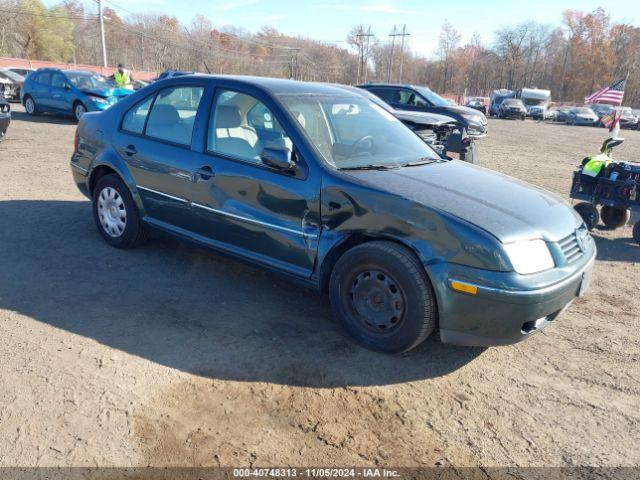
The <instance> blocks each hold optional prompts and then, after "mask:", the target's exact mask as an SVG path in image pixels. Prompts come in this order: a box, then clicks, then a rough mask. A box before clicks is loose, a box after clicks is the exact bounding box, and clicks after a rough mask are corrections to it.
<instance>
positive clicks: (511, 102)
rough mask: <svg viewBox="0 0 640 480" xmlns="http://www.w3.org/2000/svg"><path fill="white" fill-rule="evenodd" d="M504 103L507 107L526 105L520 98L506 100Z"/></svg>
mask: <svg viewBox="0 0 640 480" xmlns="http://www.w3.org/2000/svg"><path fill="white" fill-rule="evenodd" d="M504 104H505V106H507V107H522V106H524V105H523V104H522V102H521V101H520V100H513V99H509V100H505V101H504Z"/></svg>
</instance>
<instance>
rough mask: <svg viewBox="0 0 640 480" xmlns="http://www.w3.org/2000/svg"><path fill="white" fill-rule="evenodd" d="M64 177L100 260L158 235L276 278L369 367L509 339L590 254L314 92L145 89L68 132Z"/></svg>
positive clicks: (461, 166) (496, 193) (348, 98)
mask: <svg viewBox="0 0 640 480" xmlns="http://www.w3.org/2000/svg"><path fill="white" fill-rule="evenodd" d="M71 169H72V172H73V177H74V180H75V182H76V184H77V186H78V187H79V188H80V190H81V191H82V192H83V193H84V194H85V195H87V196H88V197H89V198H91V200H92V202H93V215H94V218H95V222H96V225H97V228H98V231H99V232H100V234H101V235H102V237H103V238H104V240H105V241H106V242H107V243H109V244H110V245H112V246H114V247H118V248H131V247H134V246H137V245H138V244H140V243H142V242H143V240H145V239H146V238H147V234H148V232H149V230H150V229H159V230H163V231H165V232H170V233H172V234H175V235H177V236H179V237H182V238H184V239H188V240H191V241H194V242H197V243H199V244H201V245H205V246H208V247H211V248H213V249H215V250H217V251H219V252H224V253H226V254H230V255H233V256H235V257H238V258H240V259H243V260H246V261H249V262H252V263H254V264H257V265H259V266H261V267H264V268H267V269H269V270H272V271H274V272H278V273H280V274H283V275H286V276H287V277H289V278H291V279H294V280H296V281H298V282H300V283H303V284H305V285H308V286H312V287H314V288H316V289H318V290H320V291H322V292H326V293H328V295H329V297H330V301H331V305H332V309H333V312H334V315H335V317H336V318H337V319H338V320H339V321H340V323H341V324H342V326H343V327H344V329H345V330H346V331H347V332H348V333H349V334H350V335H351V336H352V337H353V338H354V339H356V340H357V341H358V342H360V343H361V344H362V345H364V346H366V347H368V348H372V349H375V350H380V351H384V352H404V351H407V350H410V349H412V348H414V347H415V346H417V345H418V344H420V343H421V342H422V341H423V340H425V339H426V338H427V337H429V335H431V334H432V333H433V332H434V331H436V330H439V335H440V338H441V339H442V341H444V342H448V343H456V344H463V345H500V344H508V343H513V342H517V341H519V340H522V339H525V338H527V337H528V336H530V335H532V334H534V333H535V332H538V331H540V330H541V329H542V328H543V327H545V326H546V325H548V324H549V323H551V322H553V321H557V320H556V319H557V318H558V316H559V314H560V313H561V312H562V311H563V310H564V309H565V308H566V307H567V306H568V305H569V304H570V303H571V302H572V300H573V299H574V298H576V297H577V296H580V295H582V294H583V293H584V291H585V289H586V288H587V285H588V283H589V276H590V272H591V268H592V265H593V262H594V257H595V255H596V248H595V244H594V242H593V240H592V239H591V237H590V236H589V234H588V232H587V229H586V227H585V226H584V224H583V223H582V220H581V219H580V217H578V216H577V214H576V213H575V212H574V211H573V209H571V208H570V207H569V206H568V205H566V204H565V203H564V202H563V201H562V200H561V199H560V198H558V197H556V196H554V195H552V194H550V193H548V192H545V191H543V190H540V189H538V188H535V187H532V186H530V185H527V184H526V183H523V182H521V181H518V180H515V179H513V178H510V177H507V176H504V175H500V174H498V173H494V172H491V171H489V170H486V169H483V168H480V167H477V166H474V165H470V164H467V163H463V162H459V161H456V160H450V159H447V158H441V157H439V156H438V155H437V154H436V153H435V152H434V151H433V150H431V148H430V147H428V146H427V145H426V144H425V143H424V142H423V141H422V140H420V138H419V137H418V136H417V135H415V134H414V133H413V132H412V131H411V130H409V129H408V128H407V127H405V126H404V125H403V124H402V123H400V121H398V120H397V119H396V118H394V117H393V116H392V115H390V114H389V113H388V112H386V111H385V110H384V109H382V108H380V107H379V106H378V105H376V104H375V103H373V102H371V101H370V100H368V99H367V98H364V97H363V96H361V95H358V94H356V93H353V92H349V91H347V90H344V89H341V88H338V87H334V86H329V85H322V84H316V83H303V82H295V81H289V80H278V79H267V78H256V77H232V76H207V75H189V76H183V77H176V78H172V79H168V80H164V81H160V82H156V83H153V84H151V85H149V86H148V87H145V88H143V89H142V90H139V91H138V92H136V93H134V94H132V95H131V96H129V97H127V98H125V99H123V100H121V101H120V102H119V103H118V104H116V105H114V106H113V107H112V108H110V109H109V110H107V111H105V112H102V113H89V114H86V115H84V116H83V117H82V120H81V122H80V124H79V126H78V130H77V134H76V145H75V151H74V153H73V157H72V159H71ZM301 321H304V320H303V319H301Z"/></svg>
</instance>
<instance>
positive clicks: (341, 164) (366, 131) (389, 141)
mask: <svg viewBox="0 0 640 480" xmlns="http://www.w3.org/2000/svg"><path fill="white" fill-rule="evenodd" d="M280 99H281V100H282V101H283V103H284V104H285V106H286V107H287V109H288V110H289V112H290V113H291V115H292V116H293V117H294V118H295V119H297V120H298V123H299V124H300V125H301V126H302V128H303V129H304V131H305V132H306V134H307V136H308V137H309V140H310V141H311V142H312V143H313V144H314V145H315V147H316V148H317V149H318V151H319V152H320V154H321V155H322V156H323V157H324V159H325V160H326V161H327V162H328V163H329V164H331V165H332V166H334V167H336V168H339V169H349V168H362V167H369V166H375V167H382V168H384V167H390V168H391V167H399V166H402V165H405V164H407V163H412V162H422V161H436V160H441V158H440V157H439V156H438V154H437V153H436V152H435V151H433V150H432V149H431V148H430V147H428V146H427V145H426V144H425V143H424V142H423V141H422V140H421V139H420V138H419V137H418V136H417V135H416V134H415V133H413V132H412V131H411V130H409V129H408V128H407V127H405V126H404V125H403V124H402V123H401V122H400V121H399V120H398V119H396V118H395V117H394V116H393V115H391V114H390V113H389V112H387V111H386V110H384V109H383V108H381V107H380V106H379V105H377V104H375V103H373V102H371V101H369V100H367V99H366V98H364V97H359V96H358V97H356V96H353V95H349V96H336V95H290V94H284V95H281V96H280Z"/></svg>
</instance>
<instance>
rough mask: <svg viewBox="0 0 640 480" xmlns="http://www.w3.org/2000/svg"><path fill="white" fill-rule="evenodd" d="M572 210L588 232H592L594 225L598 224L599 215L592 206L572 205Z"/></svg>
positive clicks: (588, 204)
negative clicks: (576, 213)
mask: <svg viewBox="0 0 640 480" xmlns="http://www.w3.org/2000/svg"><path fill="white" fill-rule="evenodd" d="M573 209H574V210H575V211H576V212H578V215H580V216H581V217H582V220H583V221H584V223H585V224H586V225H587V228H588V229H589V230H593V229H594V228H595V227H596V225H598V223H600V213H599V212H598V209H597V208H596V207H595V206H593V205H592V204H590V203H588V202H580V203H578V204H576V205H574V206H573Z"/></svg>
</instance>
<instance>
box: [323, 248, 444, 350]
mask: <svg viewBox="0 0 640 480" xmlns="http://www.w3.org/2000/svg"><path fill="white" fill-rule="evenodd" d="M329 295H330V299H331V307H332V310H333V312H334V315H335V316H336V317H337V318H338V320H339V321H340V323H341V324H342V326H343V327H344V329H345V330H346V331H347V333H349V334H350V335H351V337H353V338H354V339H355V340H356V341H358V342H359V343H360V344H362V345H363V346H365V347H367V348H370V349H372V350H377V351H381V352H385V353H400V352H406V351H408V350H411V349H412V348H414V347H416V346H417V345H419V344H420V343H422V342H423V341H424V340H425V339H426V338H427V337H428V336H429V335H430V334H431V332H433V330H434V329H435V326H436V301H435V295H434V293H433V289H432V287H431V283H430V282H429V279H428V277H427V274H426V272H425V270H424V267H423V266H422V264H421V263H420V261H419V260H418V259H417V258H416V256H415V255H414V254H413V253H412V252H411V251H410V250H408V249H406V248H405V247H403V246H400V245H397V244H395V243H393V242H387V241H372V242H368V243H364V244H362V245H358V246H356V247H354V248H352V249H351V250H348V251H347V252H346V253H344V254H343V255H342V256H341V257H340V259H339V260H338V262H337V263H336V265H335V267H334V269H333V272H332V274H331V280H330V284H329Z"/></svg>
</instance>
